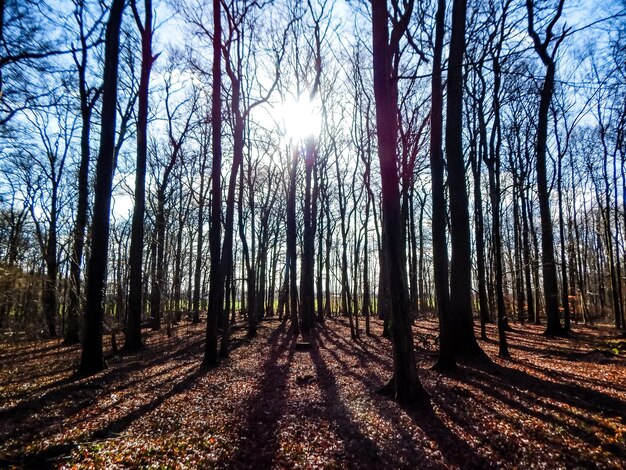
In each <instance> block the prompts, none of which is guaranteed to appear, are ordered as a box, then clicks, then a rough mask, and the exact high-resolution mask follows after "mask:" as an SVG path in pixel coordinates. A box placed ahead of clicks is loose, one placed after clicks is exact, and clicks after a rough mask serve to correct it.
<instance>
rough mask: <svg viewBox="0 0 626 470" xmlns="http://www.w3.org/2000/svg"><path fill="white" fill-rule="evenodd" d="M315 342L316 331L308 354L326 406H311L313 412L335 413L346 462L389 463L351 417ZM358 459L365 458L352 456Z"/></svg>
mask: <svg viewBox="0 0 626 470" xmlns="http://www.w3.org/2000/svg"><path fill="white" fill-rule="evenodd" d="M316 343H317V338H316V335H315V334H313V335H311V349H310V350H309V353H310V355H311V360H312V361H313V365H314V366H315V371H316V374H317V377H318V383H319V387H320V389H321V392H322V397H323V404H322V406H323V408H324V409H323V410H320V411H317V410H319V408H310V410H311V412H312V414H313V415H315V414H318V415H319V416H320V417H328V415H329V414H331V415H334V416H332V417H333V418H334V419H333V424H334V425H335V427H336V430H337V432H338V435H339V437H340V438H341V440H342V441H343V443H344V454H345V457H347V459H348V460H347V463H349V464H350V465H354V466H361V465H364V464H367V466H370V467H372V468H377V467H379V468H382V467H383V466H384V464H385V463H386V462H385V459H384V454H383V453H382V452H381V450H380V448H379V447H378V445H377V444H376V443H375V442H374V441H373V440H372V439H371V438H370V437H369V436H366V435H365V434H363V433H362V432H361V431H360V430H359V428H358V426H357V425H356V424H355V423H354V421H353V420H352V418H351V413H350V411H349V410H348V409H347V408H346V405H345V404H344V401H343V399H342V398H341V394H340V393H339V389H338V387H337V381H336V379H335V376H334V375H333V373H332V372H331V371H330V369H329V368H328V366H327V365H326V363H325V362H324V360H323V359H322V357H321V355H320V353H319V349H318V344H316ZM355 458H358V459H363V461H362V462H354V461H353V460H352V459H355ZM359 464H360V465H359Z"/></svg>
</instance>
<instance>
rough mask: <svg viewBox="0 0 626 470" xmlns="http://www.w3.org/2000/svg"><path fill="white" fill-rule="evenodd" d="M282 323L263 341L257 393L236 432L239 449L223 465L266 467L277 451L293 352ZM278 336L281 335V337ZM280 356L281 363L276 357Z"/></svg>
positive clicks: (293, 339) (290, 338) (270, 463)
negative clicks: (264, 355) (266, 352)
mask: <svg viewBox="0 0 626 470" xmlns="http://www.w3.org/2000/svg"><path fill="white" fill-rule="evenodd" d="M286 330H287V327H286V324H285V323H281V324H280V326H279V327H278V328H277V329H275V330H274V331H273V333H272V334H271V335H270V337H269V338H268V340H267V344H269V345H270V348H271V349H270V353H269V355H268V356H267V359H266V360H265V363H264V364H263V370H262V375H263V377H262V379H261V384H260V388H259V390H258V392H257V393H256V395H255V396H254V397H253V398H252V399H251V400H250V401H249V402H248V403H247V407H246V410H242V412H243V413H244V414H245V418H244V419H245V423H244V424H243V426H242V429H241V431H240V433H239V440H240V443H239V448H238V451H237V453H236V454H235V455H234V456H233V458H232V460H231V461H230V462H228V464H227V467H242V466H243V467H249V466H250V465H252V462H254V465H255V467H256V468H270V467H271V466H272V462H273V460H274V457H275V456H276V453H277V452H278V444H279V441H278V426H279V421H280V418H281V416H282V414H283V413H284V410H285V405H286V395H287V389H288V384H287V379H288V377H289V369H290V367H291V363H292V360H293V355H294V352H295V343H296V337H295V335H293V334H290V333H287V332H286ZM281 336H282V337H281ZM282 357H284V360H283V362H282V363H280V364H279V362H278V361H279V359H280V358H282Z"/></svg>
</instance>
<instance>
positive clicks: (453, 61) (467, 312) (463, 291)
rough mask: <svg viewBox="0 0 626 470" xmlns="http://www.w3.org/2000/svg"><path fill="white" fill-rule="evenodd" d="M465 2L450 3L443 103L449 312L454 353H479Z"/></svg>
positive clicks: (460, 0) (461, 0) (454, 1)
mask: <svg viewBox="0 0 626 470" xmlns="http://www.w3.org/2000/svg"><path fill="white" fill-rule="evenodd" d="M466 9H467V4H466V0H453V4H452V35H451V38H450V56H449V59H448V62H449V69H448V99H447V103H446V134H445V139H446V153H447V156H448V159H447V161H448V185H449V188H450V189H449V191H450V243H451V248H452V254H451V260H450V261H451V266H453V267H454V268H453V269H451V271H450V311H451V314H452V318H453V321H454V330H453V331H454V345H455V346H454V347H455V350H456V352H457V353H459V354H463V355H475V354H478V353H480V352H481V349H480V346H478V343H477V342H476V337H475V336H474V322H473V319H472V269H471V263H472V254H471V244H470V226H469V201H468V196H467V187H466V182H465V159H464V157H463V138H462V136H463V55H464V51H465V16H466Z"/></svg>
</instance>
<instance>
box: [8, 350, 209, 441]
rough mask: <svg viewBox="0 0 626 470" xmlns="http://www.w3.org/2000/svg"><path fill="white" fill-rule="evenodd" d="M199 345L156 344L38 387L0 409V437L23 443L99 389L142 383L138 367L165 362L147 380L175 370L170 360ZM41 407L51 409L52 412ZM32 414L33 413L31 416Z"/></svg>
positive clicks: (89, 401)
mask: <svg viewBox="0 0 626 470" xmlns="http://www.w3.org/2000/svg"><path fill="white" fill-rule="evenodd" d="M201 344H202V339H197V338H193V341H191V342H185V344H182V342H181V344H180V345H178V348H177V349H170V347H171V345H169V344H164V343H160V344H157V345H154V346H153V347H151V348H147V349H145V350H143V351H141V352H140V353H139V354H138V355H136V356H133V357H131V358H130V359H129V360H128V362H126V363H125V364H118V363H112V364H111V367H110V368H108V369H106V370H105V371H104V372H103V373H102V374H101V375H97V376H95V377H90V378H85V379H81V380H76V378H75V377H74V376H67V377H63V378H61V379H59V380H57V381H55V382H53V383H50V384H47V385H44V386H42V387H38V389H39V390H37V395H36V396H34V397H32V398H30V399H27V400H21V401H18V403H16V404H15V405H13V406H10V407H7V408H4V409H3V410H0V423H2V424H1V425H0V439H1V440H3V439H6V438H9V437H10V438H12V439H15V440H16V442H19V443H23V442H25V441H24V440H25V439H32V438H33V437H34V436H35V434H37V435H41V432H42V431H45V430H47V429H51V428H52V427H53V426H54V425H56V424H58V423H59V422H60V421H62V420H64V419H66V418H68V417H70V416H73V415H75V414H77V413H80V412H81V411H82V410H85V409H87V408H89V407H91V406H92V405H93V404H94V403H95V401H96V395H98V394H99V393H101V392H102V391H103V390H104V391H107V392H113V391H116V392H117V391H123V390H126V389H129V388H130V387H132V386H134V385H136V383H138V382H145V381H146V375H145V374H142V375H138V374H136V373H135V372H136V371H137V370H139V369H141V370H150V369H151V368H153V367H155V366H162V365H164V364H167V363H169V364H168V365H169V367H167V368H165V369H163V368H161V367H156V371H155V373H154V374H152V376H153V378H152V379H150V380H153V379H156V378H158V377H159V376H163V375H165V374H167V373H172V371H176V370H177V369H179V367H180V364H177V363H175V362H174V363H171V362H170V361H173V360H175V359H177V358H179V357H181V356H188V357H194V356H195V354H196V352H195V350H196V349H197V350H198V352H199V351H200V345H201ZM164 351H167V354H164V353H163V352H164ZM120 360H125V359H124V358H119V357H118V358H115V360H114V361H112V362H116V361H120ZM177 377H180V374H176V373H175V372H174V377H173V379H172V380H175V379H176V378H177ZM24 381H28V377H26V378H24ZM167 382H168V381H167V380H166V381H162V382H161V383H160V384H159V385H161V386H163V385H166V384H167ZM31 392H32V391H31ZM44 410H53V412H45V411H44ZM42 411H44V412H42ZM35 413H36V416H34V415H35ZM9 452H11V450H9Z"/></svg>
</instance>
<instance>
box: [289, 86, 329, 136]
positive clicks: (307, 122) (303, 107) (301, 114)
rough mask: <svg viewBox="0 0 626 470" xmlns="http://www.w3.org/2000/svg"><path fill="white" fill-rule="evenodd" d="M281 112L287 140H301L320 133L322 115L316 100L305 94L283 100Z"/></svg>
mask: <svg viewBox="0 0 626 470" xmlns="http://www.w3.org/2000/svg"><path fill="white" fill-rule="evenodd" d="M280 113H281V118H282V125H283V129H284V131H285V139H286V140H288V141H289V140H301V139H306V138H308V137H315V136H317V135H319V133H320V130H321V127H322V117H321V115H320V111H319V106H318V105H317V103H316V102H315V101H311V100H309V99H308V98H307V97H305V96H300V97H299V98H298V99H296V100H294V99H291V100H287V101H285V102H283V104H282V107H281V111H280Z"/></svg>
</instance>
